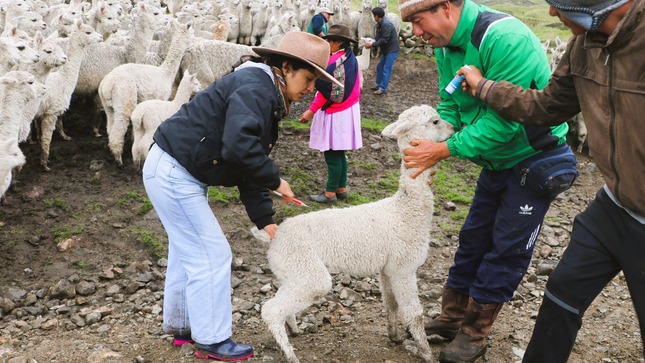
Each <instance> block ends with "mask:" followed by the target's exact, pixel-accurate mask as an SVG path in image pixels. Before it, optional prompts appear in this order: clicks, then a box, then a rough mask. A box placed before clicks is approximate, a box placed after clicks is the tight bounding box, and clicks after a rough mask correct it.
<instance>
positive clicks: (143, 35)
mask: <svg viewBox="0 0 645 363" xmlns="http://www.w3.org/2000/svg"><path fill="white" fill-rule="evenodd" d="M154 24H155V18H154V15H153V14H147V13H144V14H142V15H141V16H140V17H139V18H138V21H136V22H135V23H134V25H133V27H132V30H131V31H130V37H129V39H128V43H127V44H126V45H125V58H126V59H127V61H128V63H141V62H142V61H143V59H144V57H145V56H146V53H147V52H148V49H149V48H150V45H151V44H152V36H153V34H154V31H155V27H154Z"/></svg>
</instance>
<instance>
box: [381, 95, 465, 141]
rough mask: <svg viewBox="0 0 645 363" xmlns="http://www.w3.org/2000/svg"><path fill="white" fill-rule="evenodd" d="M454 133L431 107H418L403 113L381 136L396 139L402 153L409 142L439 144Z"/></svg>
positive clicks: (450, 126)
mask: <svg viewBox="0 0 645 363" xmlns="http://www.w3.org/2000/svg"><path fill="white" fill-rule="evenodd" d="M454 132H455V131H454V129H453V127H452V125H451V124H449V123H448V122H446V121H444V120H442V119H441V118H440V117H439V114H438V113H437V111H436V110H435V109H434V108H433V107H431V106H428V105H420V106H413V107H411V108H409V109H407V110H405V111H403V112H402V113H401V114H400V115H399V118H398V119H397V120H396V121H395V122H393V123H391V124H389V125H388V126H387V127H385V129H383V132H382V133H381V134H382V135H383V136H385V137H389V138H393V139H396V140H397V141H398V145H399V150H401V151H403V149H405V148H408V147H410V141H411V140H415V139H423V140H431V141H436V142H440V141H445V140H447V139H448V138H449V137H450V136H451V135H452V134H453V133H454Z"/></svg>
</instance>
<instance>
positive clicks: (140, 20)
mask: <svg viewBox="0 0 645 363" xmlns="http://www.w3.org/2000/svg"><path fill="white" fill-rule="evenodd" d="M67 1H69V2H66V1H63V0H0V29H1V30H2V35H1V36H0V77H3V76H5V75H7V74H8V73H9V72H11V71H23V72H27V73H30V74H32V75H34V76H35V79H36V82H37V83H36V84H32V88H34V90H33V92H31V93H30V94H29V96H28V100H27V101H26V102H25V104H26V105H27V106H26V107H21V109H20V112H15V111H14V110H13V109H12V108H11V107H16V106H11V105H10V104H9V103H3V104H2V105H0V112H2V113H3V114H9V115H13V117H14V118H15V120H12V121H11V122H9V125H13V126H12V127H15V125H18V124H20V125H23V123H27V124H26V125H23V126H21V130H23V133H24V130H27V134H30V135H31V137H29V139H30V141H32V142H38V143H39V144H40V150H41V154H40V163H41V165H42V167H43V169H44V170H46V171H48V170H51V169H50V168H51V167H52V166H51V165H50V162H49V152H50V145H51V141H52V137H53V133H54V130H56V131H57V133H58V135H60V137H61V138H62V139H64V140H67V141H69V140H71V137H70V136H68V135H67V134H66V132H65V129H64V125H63V123H62V117H61V116H62V115H63V114H64V113H65V112H66V111H67V110H68V108H69V106H70V103H71V99H72V96H74V97H78V98H82V99H83V100H84V101H85V104H86V105H87V104H90V105H92V106H90V111H91V112H92V114H93V116H92V117H89V118H88V120H87V128H88V130H89V129H90V128H91V129H92V132H93V133H94V135H95V136H97V137H100V136H102V135H101V132H100V124H99V121H100V120H101V119H102V117H101V115H102V114H103V113H105V115H106V118H107V127H106V131H107V134H108V135H107V137H108V147H109V149H110V151H111V153H112V155H113V157H114V160H115V161H116V162H117V163H118V164H119V165H121V164H122V160H123V146H124V145H125V144H126V143H127V142H126V141H127V140H125V137H126V135H127V131H128V130H129V128H130V122H131V117H130V116H131V114H132V112H133V111H134V109H135V107H136V106H137V104H139V103H141V102H144V101H147V100H160V101H168V100H169V99H171V97H172V95H173V94H174V93H175V92H176V90H177V87H178V85H179V83H180V80H181V78H182V75H183V74H184V73H185V72H186V71H187V72H188V73H189V74H191V75H194V76H195V77H196V79H197V80H198V82H199V84H200V87H201V88H202V89H203V88H205V87H206V86H208V84H210V83H212V82H213V81H214V80H216V79H218V78H220V77H222V76H223V75H224V74H226V73H228V72H230V69H231V65H232V64H233V63H235V62H236V61H238V60H239V58H240V57H241V56H242V55H246V54H253V52H252V51H251V46H258V45H260V46H265V47H275V46H276V45H277V44H278V42H279V41H280V39H281V38H282V36H283V35H284V34H285V33H286V32H289V31H300V30H302V29H306V28H307V26H308V25H309V21H310V19H311V17H312V16H313V15H314V14H315V13H316V10H317V9H318V8H319V7H323V6H324V7H329V8H333V9H334V10H335V15H334V16H333V17H332V18H331V19H330V21H329V23H330V25H331V24H344V25H347V26H348V27H350V29H351V32H352V36H353V37H354V38H356V39H359V38H360V37H371V38H373V37H374V27H375V22H374V19H373V17H372V15H371V9H372V8H373V6H375V5H377V6H382V7H384V8H385V9H387V2H385V1H383V0H379V1H377V2H376V3H373V0H364V1H363V2H362V8H361V10H360V11H350V0H304V1H303V0H214V1H205V0H200V1H189V0H169V1H166V2H164V3H162V2H161V1H160V0H139V1H134V2H131V1H130V0H103V1H99V0H93V1H92V2H88V1H83V0H67ZM388 16H389V17H391V19H392V20H393V21H394V22H395V24H399V25H400V23H401V22H400V18H399V19H398V20H397V17H398V15H396V14H392V13H391V14H388ZM188 28H190V33H191V35H190V36H189V37H188V38H185V41H184V42H183V43H182V42H179V41H177V42H176V43H178V44H177V45H176V46H174V47H173V39H174V38H175V36H176V35H178V34H179V33H181V32H184V31H185V29H188ZM179 43H181V44H179ZM180 45H181V46H180ZM368 56H369V55H368ZM364 58H365V55H364V56H363V58H362V59H364ZM368 64H369V59H367V63H366V65H368ZM126 74H127V75H126ZM122 80H126V81H125V82H122ZM122 83H123V84H122ZM39 84H42V85H44V86H45V91H44V94H42V95H41V94H40V93H42V92H40V91H39V90H37V89H35V88H38V87H40V86H39ZM1 87H3V89H2V90H0V91H2V92H4V93H6V92H10V88H7V87H5V86H4V85H3V86H1ZM144 89H145V90H144ZM146 90H150V92H148V91H146ZM88 101H89V102H88ZM23 108H24V109H23ZM19 119H20V120H21V121H20V120H19ZM0 126H2V125H0ZM10 133H12V132H10ZM133 136H134V138H135V139H138V140H143V139H145V138H143V137H141V136H142V135H133ZM25 140H26V138H21V139H16V142H17V143H20V142H23V141H25ZM141 156H143V157H145V155H143V154H141V153H140V154H139V157H141ZM142 161H143V160H141V159H139V161H138V164H139V165H140V163H141V162H142Z"/></svg>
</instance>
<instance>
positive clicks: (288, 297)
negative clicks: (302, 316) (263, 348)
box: [262, 264, 331, 363]
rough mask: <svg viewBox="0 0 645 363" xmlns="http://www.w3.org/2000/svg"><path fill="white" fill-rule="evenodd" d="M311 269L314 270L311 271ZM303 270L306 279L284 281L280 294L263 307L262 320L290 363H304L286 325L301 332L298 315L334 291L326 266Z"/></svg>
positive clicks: (279, 290)
mask: <svg viewBox="0 0 645 363" xmlns="http://www.w3.org/2000/svg"><path fill="white" fill-rule="evenodd" d="M309 267H311V269H308V268H309ZM303 271H307V275H308V276H306V277H307V278H306V280H304V281H303V280H302V279H298V280H291V281H286V280H285V279H282V280H283V281H284V282H283V284H282V286H281V287H280V289H278V292H277V293H276V294H275V296H274V297H273V298H272V299H269V300H268V301H267V302H266V303H265V304H264V305H263V306H262V320H264V322H265V323H266V324H267V327H268V328H269V331H271V334H273V337H274V338H275V340H276V343H278V346H280V349H282V352H283V353H284V355H285V357H286V358H287V361H288V362H289V363H299V362H300V361H299V360H298V358H297V357H296V354H295V353H294V351H293V346H292V345H291V343H289V338H288V336H287V330H286V327H285V322H287V321H289V326H290V327H291V328H292V329H293V328H294V327H295V328H296V330H298V328H297V326H296V321H295V315H296V314H297V313H299V312H301V311H302V310H304V309H306V308H308V307H309V306H311V304H313V303H314V301H316V299H317V298H319V297H320V296H323V295H325V294H326V293H328V292H329V291H330V290H331V276H330V275H329V273H328V272H327V269H326V268H325V267H324V265H322V264H321V265H320V268H316V267H314V266H307V268H306V269H303Z"/></svg>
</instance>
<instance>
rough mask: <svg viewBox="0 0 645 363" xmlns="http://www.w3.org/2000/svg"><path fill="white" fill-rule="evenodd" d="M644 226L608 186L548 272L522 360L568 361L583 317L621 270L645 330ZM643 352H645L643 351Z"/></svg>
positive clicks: (583, 215)
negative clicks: (609, 194) (540, 304)
mask: <svg viewBox="0 0 645 363" xmlns="http://www.w3.org/2000/svg"><path fill="white" fill-rule="evenodd" d="M643 256H645V225H643V224H641V223H640V222H638V221H637V220H636V219H634V218H633V217H631V216H630V215H629V214H628V213H627V212H626V211H625V210H623V209H622V208H620V207H619V206H617V205H616V203H614V202H613V201H612V200H611V199H610V197H609V196H608V195H607V193H606V192H605V191H604V189H601V190H600V191H599V192H598V194H597V195H596V199H594V201H593V202H592V203H591V204H590V205H589V207H588V208H587V209H586V210H585V211H584V212H582V213H581V214H579V215H578V216H577V217H576V218H575V220H574V224H573V231H572V233H571V241H570V242H569V246H568V247H567V249H566V251H565V252H564V255H563V256H562V260H561V261H560V263H558V265H557V267H556V268H555V270H554V271H553V273H552V274H551V276H550V277H549V281H548V282H547V284H546V291H545V294H544V295H545V296H544V301H543V302H542V306H541V307H540V311H539V313H538V317H537V321H536V322H535V327H534V329H533V335H532V337H531V341H530V342H529V345H528V347H527V349H526V352H525V354H524V359H523V360H522V362H523V363H545V362H548V363H564V362H566V361H567V360H568V359H569V355H570V354H571V350H572V349H573V344H574V343H575V340H576V336H577V335H578V330H579V329H580V327H581V326H582V316H583V315H584V313H585V311H586V310H587V308H588V307H589V305H590V304H591V303H592V302H593V300H594V299H595V298H596V296H598V294H599V293H600V292H601V290H602V289H603V288H604V287H605V286H606V285H607V284H608V283H609V281H611V280H612V279H613V278H614V277H615V276H616V275H617V274H618V273H619V272H620V271H621V270H622V271H623V274H624V276H625V281H626V282H627V287H628V288H629V292H630V294H631V297H632V301H633V303H634V306H635V308H636V315H637V316H638V321H639V324H640V328H641V338H642V339H644V341H643V346H645V334H643V328H644V327H645V263H644V262H643ZM644 354H645V352H644Z"/></svg>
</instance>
